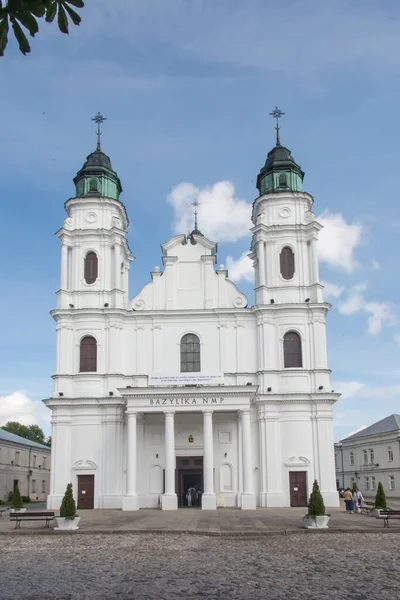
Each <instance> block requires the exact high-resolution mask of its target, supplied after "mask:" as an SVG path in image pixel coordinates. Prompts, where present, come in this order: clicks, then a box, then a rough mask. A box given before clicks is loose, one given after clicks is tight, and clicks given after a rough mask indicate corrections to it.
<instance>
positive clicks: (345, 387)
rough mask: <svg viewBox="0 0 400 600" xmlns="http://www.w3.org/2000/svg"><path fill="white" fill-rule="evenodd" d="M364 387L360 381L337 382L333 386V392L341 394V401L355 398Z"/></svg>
mask: <svg viewBox="0 0 400 600" xmlns="http://www.w3.org/2000/svg"><path fill="white" fill-rule="evenodd" d="M365 387H366V385H365V383H361V382H360V381H337V382H335V385H334V388H335V391H336V392H339V394H342V395H341V399H343V400H345V399H346V398H353V397H354V396H357V394H359V392H361V390H363V389H364V388H365Z"/></svg>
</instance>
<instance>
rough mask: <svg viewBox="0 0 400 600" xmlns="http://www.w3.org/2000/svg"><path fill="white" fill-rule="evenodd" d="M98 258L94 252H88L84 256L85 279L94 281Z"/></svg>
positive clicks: (87, 281)
mask: <svg viewBox="0 0 400 600" xmlns="http://www.w3.org/2000/svg"><path fill="white" fill-rule="evenodd" d="M97 273H98V259H97V255H96V253H95V252H88V253H87V254H86V257H85V281H86V283H94V282H95V281H96V279H97Z"/></svg>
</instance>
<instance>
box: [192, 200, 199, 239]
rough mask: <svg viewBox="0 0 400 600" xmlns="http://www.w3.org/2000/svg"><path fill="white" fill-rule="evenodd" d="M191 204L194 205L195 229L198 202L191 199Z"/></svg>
mask: <svg viewBox="0 0 400 600" xmlns="http://www.w3.org/2000/svg"><path fill="white" fill-rule="evenodd" d="M192 206H194V228H195V231H197V215H198V212H197V207H198V206H200V202H199V201H198V200H193V202H192Z"/></svg>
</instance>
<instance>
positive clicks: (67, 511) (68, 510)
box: [60, 483, 76, 519]
mask: <svg viewBox="0 0 400 600" xmlns="http://www.w3.org/2000/svg"><path fill="white" fill-rule="evenodd" d="M60 517H64V518H65V519H74V518H75V517H76V504H75V500H74V496H73V494H72V483H69V484H68V485H67V489H66V490H65V494H64V498H63V500H62V502H61V507H60Z"/></svg>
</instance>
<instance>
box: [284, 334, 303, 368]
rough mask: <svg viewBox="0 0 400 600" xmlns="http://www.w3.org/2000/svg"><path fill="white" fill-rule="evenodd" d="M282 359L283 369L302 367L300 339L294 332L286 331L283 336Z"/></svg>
mask: <svg viewBox="0 0 400 600" xmlns="http://www.w3.org/2000/svg"><path fill="white" fill-rule="evenodd" d="M283 357H284V366H285V369H289V368H291V367H302V366H303V360H302V356H301V339H300V336H299V334H298V333H296V332H295V331H288V333H285V335H284V336H283Z"/></svg>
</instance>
